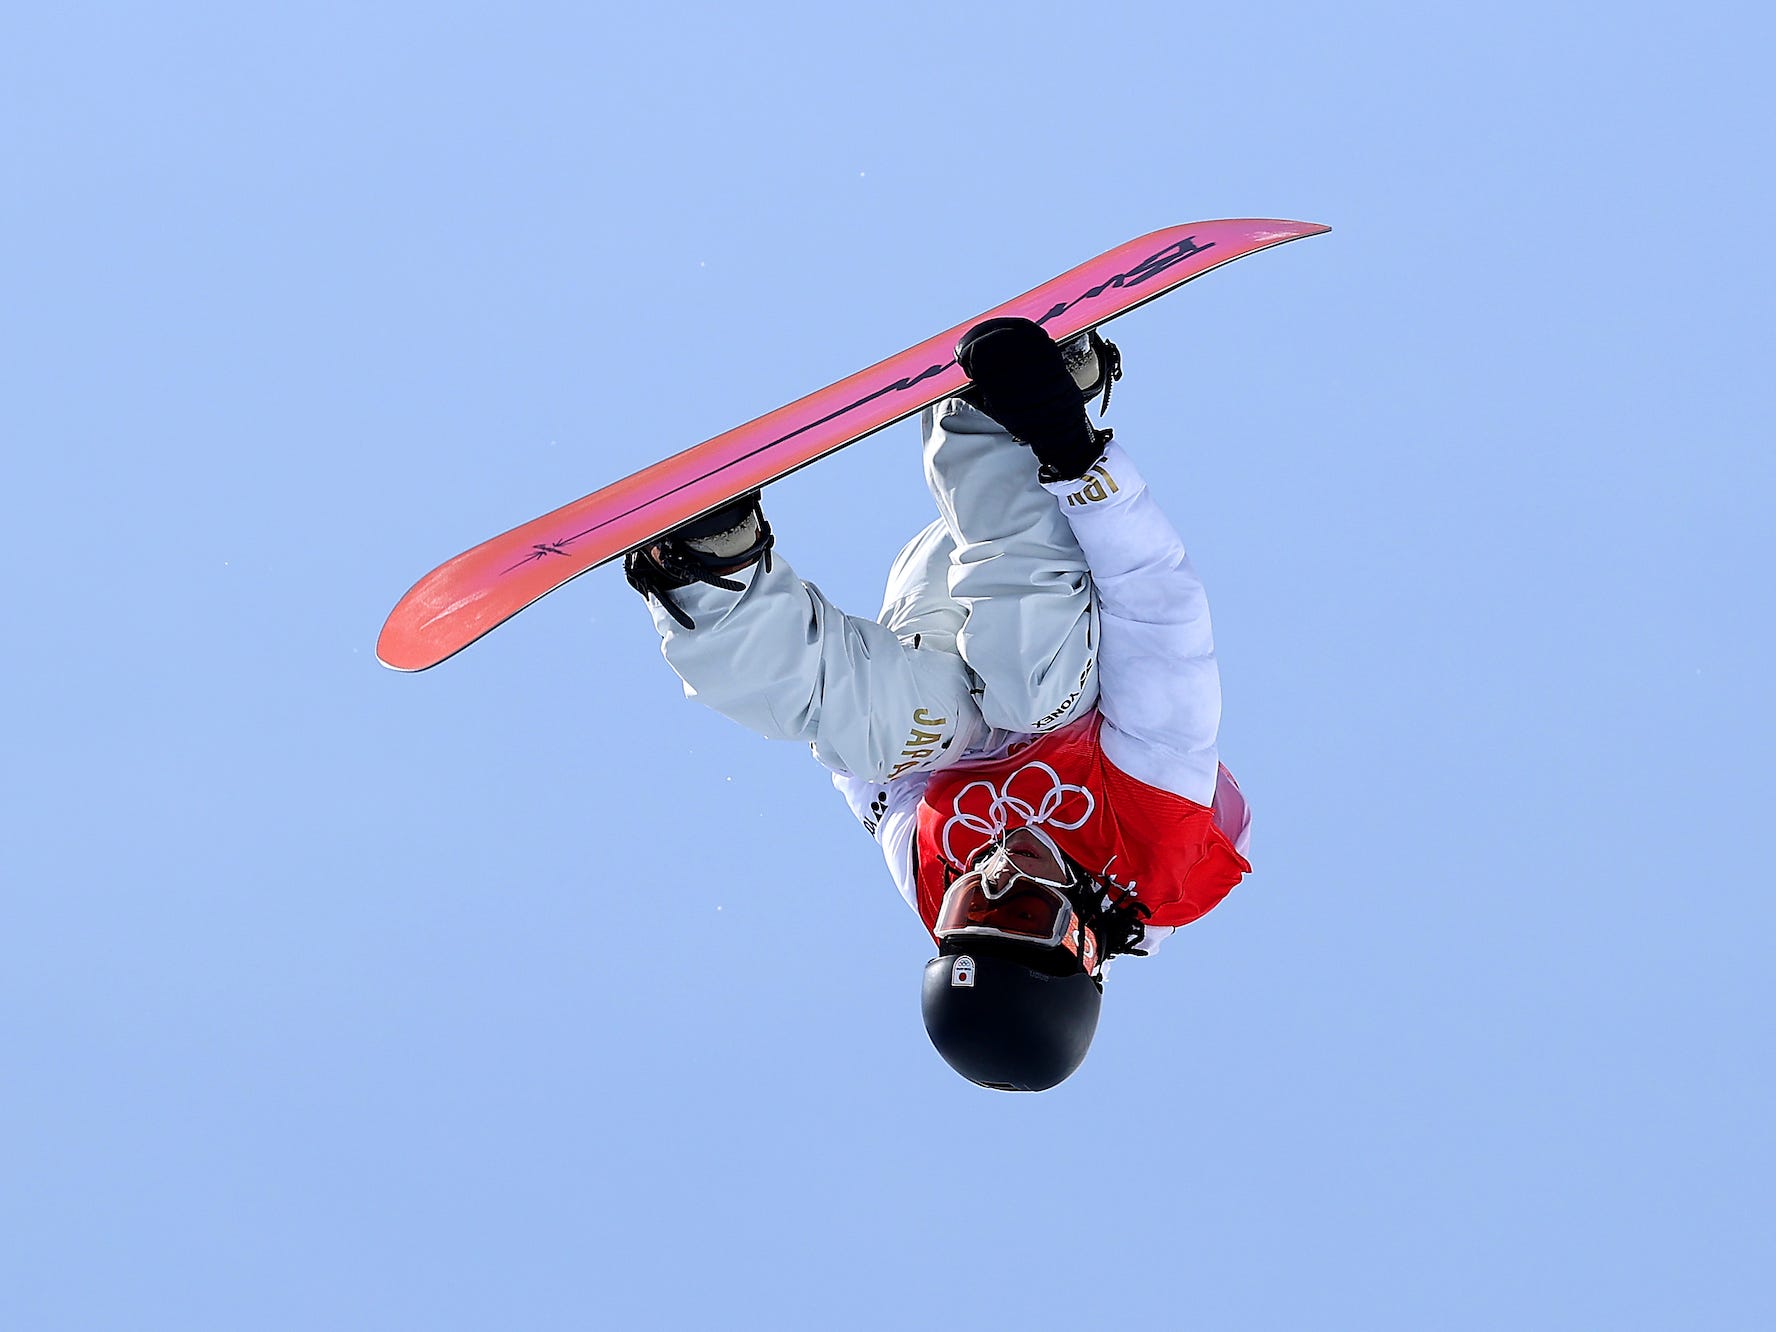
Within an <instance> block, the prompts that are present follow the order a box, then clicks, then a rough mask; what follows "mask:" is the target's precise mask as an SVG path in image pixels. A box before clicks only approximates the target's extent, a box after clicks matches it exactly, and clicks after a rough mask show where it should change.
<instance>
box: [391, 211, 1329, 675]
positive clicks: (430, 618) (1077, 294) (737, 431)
mask: <svg viewBox="0 0 1776 1332" xmlns="http://www.w3.org/2000/svg"><path fill="white" fill-rule="evenodd" d="M1328 230H1330V228H1329V227H1324V226H1320V225H1318V224H1316V223H1312V222H1286V221H1271V220H1263V219H1251V218H1246V219H1239V220H1228V221H1217V222H1197V223H1193V224H1191V225H1188V226H1180V227H1168V228H1166V229H1165V230H1163V231H1155V232H1152V233H1150V234H1148V235H1146V236H1142V237H1139V238H1138V239H1136V240H1132V241H1129V242H1128V243H1127V244H1126V245H1120V246H1118V247H1117V248H1115V249H1113V250H1109V251H1106V252H1105V253H1104V254H1101V255H1099V256H1098V257H1097V258H1095V259H1092V260H1089V261H1088V262H1086V263H1083V264H1081V265H1079V267H1077V268H1074V269H1072V270H1070V271H1069V272H1067V273H1064V274H1062V275H1061V276H1060V277H1057V278H1055V279H1054V280H1053V281H1050V282H1046V283H1044V284H1043V285H1042V286H1040V287H1037V288H1035V289H1034V290H1032V291H1028V292H1025V293H1024V294H1023V295H1022V296H1019V297H1017V298H1016V299H1015V300H1010V301H1007V302H1006V303H1005V304H1004V305H1001V306H997V307H995V308H994V309H991V310H988V311H987V312H986V313H985V314H982V315H979V316H977V317H976V318H974V319H970V320H969V321H968V322H967V323H964V324H958V325H957V326H956V327H955V328H952V329H949V330H946V331H945V332H943V333H939V334H938V335H937V336H935V337H933V338H929V339H927V340H926V341H924V342H921V343H919V344H918V345H917V346H914V347H909V348H908V349H907V350H906V351H903V352H901V353H900V354H899V355H898V356H890V357H889V358H888V359H887V360H885V361H881V362H878V363H877V364H875V365H873V366H871V367H870V368H869V369H867V370H861V371H859V372H858V373H856V374H854V375H852V376H850V377H849V378H846V379H841V380H839V381H838V382H837V383H836V384H831V385H829V386H828V387H826V388H823V389H821V390H819V391H818V392H815V393H811V394H809V395H808V396H807V397H805V398H801V399H798V400H797V401H795V402H792V403H790V404H789V405H788V406H785V407H779V408H778V409H777V410H776V411H774V412H769V413H767V414H766V415H764V416H761V417H759V418H758V419H757V420H754V421H749V422H747V423H746V424H745V425H742V426H737V427H735V428H734V429H732V430H729V431H726V432H725V433H723V434H720V435H717V436H715V438H713V439H709V440H705V441H704V442H703V443H701V444H698V445H696V446H694V447H692V448H689V449H686V450H685V451H684V452H683V453H679V454H675V455H674V456H673V457H670V458H667V459H666V460H664V461H663V462H657V463H655V464H653V465H652V466H651V467H646V468H643V469H642V470H641V471H639V472H636V473H635V474H634V475H633V476H628V477H625V478H623V479H622V480H621V481H615V482H612V483H611V484H610V485H608V486H605V487H604V488H603V489H602V490H596V491H594V492H592V494H590V495H587V496H585V497H584V498H581V499H577V500H575V501H574V502H573V503H571V504H567V505H564V506H562V507H561V508H559V509H556V510H555V511H554V512H553V513H549V514H545V515H544V516H543V517H541V518H536V519H533V520H532V521H530V522H528V523H525V524H523V525H522V526H520V527H515V528H513V529H512V530H511V531H509V532H506V533H504V534H503V535H501V536H497V537H494V538H492V539H491V540H489V541H484V542H482V543H481V544H480V545H478V546H476V547H475V548H474V549H472V550H469V551H465V552H464V553H463V554H461V555H458V556H457V557H456V558H455V559H453V560H449V561H447V562H446V563H444V564H441V565H439V566H438V567H437V568H436V569H434V570H432V572H431V573H429V574H427V575H426V576H425V577H424V578H422V579H420V580H419V582H417V583H415V584H414V585H413V587H412V589H411V590H410V591H409V592H408V593H407V595H406V596H404V597H402V598H401V600H400V601H399V602H398V603H397V604H396V606H395V608H394V610H393V611H391V612H390V613H389V617H388V620H387V622H386V623H385V624H384V625H383V627H382V634H381V636H380V637H379V638H378V639H377V642H376V655H377V657H378V658H379V659H380V660H381V661H382V662H383V664H384V665H386V666H390V667H393V668H394V669H395V670H399V671H422V670H425V669H427V668H428V667H431V666H436V665H437V664H438V663H439V662H441V661H443V660H444V659H445V658H447V657H450V656H453V655H454V654H456V653H457V652H460V651H461V650H462V649H463V648H465V647H467V646H468V645H469V644H470V643H473V642H474V641H475V640H476V639H478V638H480V637H481V636H482V635H483V634H486V633H488V632H489V631H490V630H492V629H494V628H496V627H497V626H498V625H500V624H502V623H503V622H504V621H506V620H508V619H510V618H511V617H512V616H514V615H516V614H517V613H518V612H519V611H521V610H523V609H524V608H525V607H526V606H528V605H530V603H531V602H533V601H536V600H537V599H538V598H540V597H543V596H545V595H547V594H548V593H550V592H552V591H554V590H555V589H556V588H558V587H560V586H561V585H562V584H563V583H566V582H568V581H569V580H570V579H573V578H577V577H578V576H579V575H580V574H583V573H585V572H586V571H587V570H588V569H593V568H596V567H597V566H598V565H600V564H603V563H605V562H606V561H608V560H612V559H615V558H616V557H617V556H619V555H621V554H623V553H624V552H625V551H629V550H633V549H634V548H635V547H637V546H643V545H646V544H647V543H648V542H650V541H653V540H655V539H656V538H658V537H661V536H663V535H665V534H666V533H667V532H670V531H672V530H673V529H674V528H676V527H679V526H682V525H683V524H685V523H688V522H690V521H691V520H692V519H694V518H697V517H700V516H701V515H703V514H705V513H708V512H709V511H710V510H712V509H717V508H720V507H721V506H722V505H723V504H726V503H727V502H728V501H729V500H732V499H734V498H736V497H737V496H740V495H744V494H745V493H746V492H747V491H749V490H754V489H757V488H758V487H760V486H763V485H766V484H767V483H769V482H771V481H775V480H778V479H779V478H781V477H784V476H787V475H789V473H791V472H793V471H796V470H797V469H799V468H802V467H806V466H807V465H808V464H809V463H811V462H814V461H816V460H817V459H819V458H822V457H824V456H826V455H827V454H829V453H833V452H835V451H837V450H838V449H842V448H844V447H845V446H846V445H848V444H854V443H856V442H857V441H858V440H860V439H862V438H864V436H866V435H871V434H874V433H875V432H876V431H878V430H881V429H883V428H884V427H886V426H890V425H893V424H894V423H895V422H897V421H901V420H904V419H905V418H907V417H909V416H911V415H913V414H914V413H915V412H918V411H921V410H923V409H924V408H926V407H928V406H930V405H931V404H932V403H934V402H939V401H941V400H942V399H944V398H947V397H951V396H952V395H954V394H956V393H957V392H959V391H960V390H961V389H962V388H964V387H965V386H966V385H967V383H968V377H967V376H966V375H965V374H964V373H963V372H962V369H961V367H960V366H959V365H957V364H956V358H955V347H956V341H957V339H958V338H960V337H961V336H962V334H963V333H965V332H966V331H967V330H968V329H969V328H971V327H973V326H974V325H975V324H977V323H979V322H981V321H982V320H984V319H993V318H998V317H1000V316H1004V315H1021V316H1023V317H1025V318H1028V319H1034V320H1036V322H1038V323H1039V324H1041V325H1042V326H1043V327H1044V328H1045V329H1046V330H1047V331H1048V333H1049V335H1050V336H1051V337H1053V338H1054V339H1055V341H1057V342H1064V341H1066V340H1067V339H1068V338H1072V337H1075V336H1077V335H1078V334H1080V333H1083V332H1085V331H1086V330H1087V329H1089V328H1095V327H1096V326H1098V325H1099V324H1102V323H1104V322H1105V321H1107V320H1109V319H1113V318H1115V317H1116V316H1117V315H1120V314H1126V313H1127V312H1128V311H1130V310H1132V309H1135V308H1136V307H1137V306H1141V305H1145V304H1146V303H1147V302H1148V301H1151V300H1153V299H1155V298H1156V297H1159V296H1163V295H1164V294H1165V293H1166V292H1168V291H1172V290H1175V289H1176V288H1178V287H1180V286H1182V285H1183V284H1184V283H1186V282H1188V281H1190V279H1192V278H1195V277H1200V276H1201V275H1202V274H1204V273H1206V272H1209V271H1210V270H1211V269H1214V268H1219V267H1220V266H1221V265H1222V264H1225V263H1228V262H1231V261H1232V260H1234V259H1238V258H1240V257H1242V256H1244V255H1248V254H1254V253H1256V252H1257V251H1259V250H1264V249H1269V248H1270V247H1271V246H1273V245H1280V244H1282V243H1284V242H1285V241H1292V240H1298V239H1300V238H1301V237H1303V236H1314V235H1318V234H1320V233H1321V232H1324V231H1328Z"/></svg>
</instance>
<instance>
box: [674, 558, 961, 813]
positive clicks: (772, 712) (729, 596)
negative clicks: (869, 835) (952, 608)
mask: <svg viewBox="0 0 1776 1332" xmlns="http://www.w3.org/2000/svg"><path fill="white" fill-rule="evenodd" d="M734 578H735V580H737V581H740V582H743V583H744V584H745V587H744V588H743V590H741V591H739V592H730V591H727V590H724V589H722V588H717V587H711V586H708V585H707V584H703V583H695V584H692V585H691V586H690V587H686V588H681V589H679V590H678V591H675V592H674V593H672V597H673V599H674V600H675V601H677V602H678V604H679V605H680V606H681V607H683V609H684V610H685V611H686V613H687V614H689V616H690V617H691V619H692V620H693V621H695V623H696V626H697V627H696V628H695V629H690V630H687V629H685V628H683V627H682V626H680V625H679V624H678V623H677V622H676V621H675V620H674V619H673V618H672V617H671V616H670V615H668V614H667V613H666V611H665V609H664V608H662V607H661V606H660V605H659V604H658V603H657V602H655V601H653V600H652V599H650V600H649V603H648V605H649V609H650V610H651V612H652V614H653V617H654V627H655V628H656V629H658V630H659V632H660V638H661V645H660V646H661V651H662V653H663V654H664V655H665V657H666V661H667V663H668V664H669V665H670V666H671V667H672V669H673V670H674V671H676V672H677V673H678V676H679V678H680V679H682V680H683V681H684V687H685V693H686V694H687V695H688V696H690V697H693V698H696V699H698V700H700V701H701V702H703V703H705V704H707V705H708V706H709V707H711V708H714V709H715V710H716V711H717V712H719V713H721V714H722V715H723V716H726V717H731V718H732V719H733V720H735V721H737V722H739V723H741V725H743V726H747V727H749V728H751V729H752V730H754V731H757V732H758V733H759V734H760V735H763V736H766V737H767V738H770V739H787V740H801V741H804V742H806V743H807V744H809V745H810V746H811V747H812V748H813V751H814V756H815V758H817V759H819V760H820V761H821V762H822V763H823V764H825V765H826V766H827V767H828V768H831V769H833V770H834V771H837V772H846V773H851V774H854V775H856V776H857V777H860V778H862V779H864V780H865V781H882V780H886V779H891V778H894V777H898V776H902V775H904V774H906V773H910V772H918V771H930V770H932V769H935V768H940V767H943V766H945V765H946V764H948V763H951V762H954V761H955V760H956V759H958V758H960V757H961V756H962V753H963V751H964V750H965V749H967V748H968V747H969V746H970V745H974V744H977V743H979V742H980V741H981V740H983V739H985V738H986V737H987V736H988V735H989V733H990V728H989V727H988V726H987V724H986V723H985V721H983V720H982V718H981V715H980V710H979V709H978V708H977V707H976V706H975V703H974V699H973V697H972V696H971V694H970V693H969V687H970V685H971V683H972V681H971V680H970V677H969V675H968V671H967V668H966V667H965V666H964V665H963V663H962V659H961V658H960V657H958V656H957V655H956V654H955V653H954V652H945V651H942V650H940V649H936V648H924V649H922V648H919V647H918V646H916V640H914V641H913V642H908V643H902V642H901V641H900V639H898V638H897V637H896V636H895V635H894V633H893V632H892V631H891V630H889V629H886V628H884V627H883V626H881V625H879V624H877V623H875V621H873V620H865V619H860V618H858V617H857V616H850V615H846V614H845V613H844V612H842V611H840V610H839V609H838V608H837V607H836V606H834V605H833V604H832V603H831V602H829V601H828V600H827V599H826V598H825V597H824V596H822V595H821V594H820V590H819V589H818V588H816V587H814V586H813V585H812V584H809V583H804V582H802V581H801V580H800V579H799V578H797V577H796V575H795V571H794V570H793V569H791V568H790V566H789V563H788V562H787V561H786V560H783V559H781V558H779V557H777V556H776V555H773V556H772V559H771V568H770V569H769V570H766V569H765V568H764V567H763V566H762V565H757V566H754V567H753V568H751V569H748V570H744V571H742V572H741V573H738V574H735V575H734Z"/></svg>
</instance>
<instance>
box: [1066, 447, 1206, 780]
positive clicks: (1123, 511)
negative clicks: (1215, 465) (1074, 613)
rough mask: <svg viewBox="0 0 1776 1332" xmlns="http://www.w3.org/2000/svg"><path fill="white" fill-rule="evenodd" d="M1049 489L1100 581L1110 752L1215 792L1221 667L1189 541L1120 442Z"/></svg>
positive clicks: (1139, 774) (1149, 776) (1141, 772)
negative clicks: (1087, 468)
mask: <svg viewBox="0 0 1776 1332" xmlns="http://www.w3.org/2000/svg"><path fill="white" fill-rule="evenodd" d="M1048 489H1049V490H1050V491H1051V492H1052V493H1053V494H1054V495H1055V496H1056V497H1057V499H1058V500H1059V501H1060V504H1061V511H1062V512H1063V513H1064V514H1065V515H1066V516H1067V521H1068V523H1069V524H1070V525H1071V526H1072V528H1073V534H1074V536H1075V537H1076V538H1077V539H1078V541H1079V545H1080V548H1081V549H1082V550H1084V552H1085V558H1086V563H1087V564H1089V565H1090V566H1091V574H1092V582H1093V584H1094V585H1095V586H1096V588H1097V593H1098V607H1099V614H1100V616H1101V621H1100V622H1101V625H1102V642H1101V645H1100V648H1099V653H1098V688H1099V697H1098V709H1099V711H1101V712H1102V713H1103V715H1104V721H1105V726H1104V730H1103V733H1102V743H1103V746H1104V754H1105V756H1106V757H1107V758H1108V759H1109V760H1110V761H1111V762H1112V763H1114V764H1115V765H1116V766H1117V767H1118V768H1120V769H1121V770H1122V771H1123V772H1126V773H1128V774H1129V775H1130V776H1131V777H1134V778H1136V779H1138V780H1140V781H1143V782H1145V783H1147V784H1148V785H1149V786H1155V787H1158V788H1160V789H1161V790H1165V791H1171V792H1173V793H1175V794H1177V795H1181V796H1183V797H1184V798H1185V799H1187V800H1194V801H1196V802H1197V803H1198V804H1202V805H1208V804H1210V803H1212V802H1213V800H1214V796H1215V778H1216V767H1217V758H1216V748H1215V744H1216V736H1217V733H1218V732H1219V730H1220V726H1221V677H1220V673H1219V670H1218V668H1217V667H1216V665H1215V641H1214V634H1213V633H1212V631H1211V629H1210V625H1209V603H1208V598H1207V596H1206V595H1205V593H1204V592H1203V585H1202V582H1201V580H1200V579H1198V578H1197V576H1196V570H1195V569H1194V568H1193V567H1192V566H1191V563H1190V557H1189V555H1187V554H1186V553H1185V550H1184V542H1183V540H1182V539H1181V538H1180V537H1179V535H1178V532H1177V529H1176V528H1174V527H1173V526H1172V524H1171V520H1170V519H1168V518H1167V517H1166V516H1165V514H1164V513H1162V512H1161V511H1160V507H1159V504H1158V502H1157V501H1156V500H1154V498H1153V496H1152V495H1151V494H1150V493H1149V492H1148V489H1147V483H1146V481H1145V480H1144V479H1143V478H1142V476H1141V473H1140V472H1139V470H1137V469H1136V467H1135V465H1134V462H1133V460H1132V459H1130V458H1129V456H1128V454H1127V453H1125V452H1124V451H1123V449H1122V447H1121V446H1120V445H1119V444H1116V443H1114V442H1113V443H1112V444H1111V445H1110V447H1109V449H1108V450H1107V451H1106V452H1105V454H1104V457H1103V459H1102V460H1101V461H1100V462H1099V463H1098V464H1097V465H1096V466H1095V467H1093V468H1092V470H1091V471H1090V472H1089V473H1087V475H1086V476H1084V477H1083V478H1081V479H1080V480H1078V481H1062V482H1055V483H1052V484H1050V485H1049V486H1048Z"/></svg>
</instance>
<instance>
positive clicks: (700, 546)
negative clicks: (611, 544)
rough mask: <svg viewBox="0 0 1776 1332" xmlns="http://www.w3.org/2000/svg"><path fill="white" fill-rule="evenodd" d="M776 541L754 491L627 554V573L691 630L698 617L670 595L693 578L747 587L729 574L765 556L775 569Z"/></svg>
mask: <svg viewBox="0 0 1776 1332" xmlns="http://www.w3.org/2000/svg"><path fill="white" fill-rule="evenodd" d="M776 540H777V538H776V537H775V536H774V535H773V534H772V532H771V524H770V523H768V522H766V521H765V511H764V509H763V507H761V505H760V504H759V492H758V491H756V490H754V491H752V492H751V493H749V494H746V495H742V496H740V498H738V499H735V500H730V501H728V503H726V504H724V505H722V507H721V508H719V509H716V510H714V511H713V512H710V513H706V514H704V515H703V516H702V517H701V518H697V519H693V520H692V521H691V522H688V523H686V524H685V525H684V526H683V527H678V528H674V529H673V530H672V531H670V532H668V533H667V534H666V535H665V536H663V537H661V538H660V539H659V540H658V541H656V542H654V543H653V544H652V545H649V546H643V547H641V548H640V549H638V550H632V551H630V552H629V553H628V554H627V555H625V556H624V557H623V576H624V577H625V578H627V579H628V580H629V586H630V587H632V588H634V589H635V590H636V591H637V592H639V593H641V595H642V596H644V597H653V598H654V599H655V600H657V601H658V602H659V603H660V604H661V605H662V606H664V607H665V608H666V613H667V614H668V615H670V616H671V617H672V618H673V619H675V620H677V621H678V622H679V623H680V624H681V625H683V626H684V627H685V628H686V629H695V628H696V627H697V626H696V624H695V622H693V621H692V619H691V617H690V616H689V615H686V614H685V612H684V609H683V608H682V607H681V606H679V604H678V603H677V602H676V601H674V600H673V599H672V595H671V594H672V593H674V592H676V591H678V589H680V588H682V587H689V586H690V585H691V584H692V583H708V584H709V585H710V586H711V587H719V588H722V589H723V590H725V591H728V592H739V591H742V590H744V589H745V587H746V584H744V583H739V582H736V581H734V579H732V578H730V577H728V576H727V575H729V574H736V573H739V572H740V571H741V570H742V569H750V568H751V567H752V566H753V565H755V564H757V563H758V562H759V561H760V560H763V561H764V564H765V571H766V572H767V573H768V572H770V568H771V547H772V546H773V545H775V544H776Z"/></svg>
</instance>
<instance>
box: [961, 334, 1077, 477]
mask: <svg viewBox="0 0 1776 1332" xmlns="http://www.w3.org/2000/svg"><path fill="white" fill-rule="evenodd" d="M956 360H957V362H958V364H960V365H961V367H962V369H963V370H964V371H965V372H966V373H967V375H968V377H969V379H971V380H973V381H974V390H975V394H976V396H977V397H978V399H979V401H980V407H981V410H982V411H984V412H986V414H987V415H988V416H990V417H992V418H993V419H994V420H995V421H997V422H998V423H999V424H1000V425H1002V426H1004V427H1005V428H1006V429H1007V430H1009V431H1010V432H1011V434H1012V436H1013V438H1015V439H1017V440H1019V441H1020V442H1022V443H1024V444H1028V445H1029V446H1030V451H1031V452H1032V453H1034V454H1035V455H1036V458H1037V461H1038V462H1040V463H1041V464H1042V472H1041V475H1042V479H1043V480H1044V481H1075V480H1078V479H1079V478H1080V477H1082V476H1084V475H1085V474H1086V472H1087V471H1088V470H1089V469H1090V468H1091V465H1092V464H1093V463H1095V462H1096V461H1097V460H1098V459H1099V458H1101V457H1103V456H1104V446H1105V445H1106V444H1108V443H1109V442H1110V432H1109V431H1108V430H1100V429H1098V428H1096V427H1094V426H1093V425H1092V423H1091V418H1090V417H1089V416H1087V415H1086V410H1085V403H1084V402H1083V401H1081V399H1080V396H1079V385H1078V384H1077V383H1075V382H1074V379H1073V376H1072V374H1071V373H1070V372H1069V371H1068V369H1067V363H1066V360H1065V358H1064V357H1063V356H1062V355H1061V349H1060V348H1059V347H1057V346H1056V345H1055V342H1054V339H1053V338H1051V337H1049V336H1048V334H1046V333H1044V332H1043V331H1042V326H1041V325H1040V324H1037V323H1035V322H1034V321H1033V320H1029V319H1018V318H1002V319H989V320H986V321H985V322H984V323H979V324H976V325H975V326H974V327H973V328H971V329H969V330H968V331H967V332H966V333H964V334H963V335H962V340H961V341H960V342H958V343H957V344H956Z"/></svg>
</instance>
